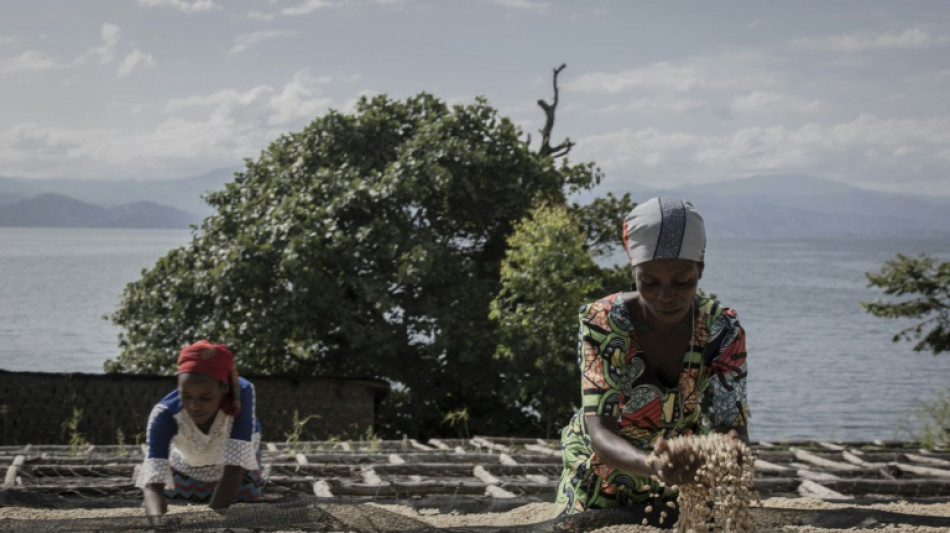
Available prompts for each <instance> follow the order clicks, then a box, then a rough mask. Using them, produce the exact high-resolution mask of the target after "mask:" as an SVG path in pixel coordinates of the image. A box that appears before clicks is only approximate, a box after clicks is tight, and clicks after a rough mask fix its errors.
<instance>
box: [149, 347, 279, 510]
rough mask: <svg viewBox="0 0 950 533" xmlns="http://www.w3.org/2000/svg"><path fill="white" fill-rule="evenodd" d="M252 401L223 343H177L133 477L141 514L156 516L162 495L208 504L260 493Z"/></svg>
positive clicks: (247, 383) (250, 388)
mask: <svg viewBox="0 0 950 533" xmlns="http://www.w3.org/2000/svg"><path fill="white" fill-rule="evenodd" d="M255 400H256V398H255V395H254V385H253V384H251V382H250V381H247V380H246V379H244V378H241V377H238V374H237V371H236V370H235V368H234V355H233V354H232V353H231V352H230V351H228V349H227V347H226V346H224V345H222V344H212V343H210V342H208V341H206V340H202V341H198V342H196V343H195V344H192V345H190V346H186V347H185V348H184V349H182V351H181V354H180V355H179V356H178V388H177V389H175V390H174V391H172V392H171V393H169V394H168V395H167V396H165V398H163V399H162V401H160V402H158V404H156V405H155V407H154V408H153V409H152V413H151V415H149V419H148V431H147V436H146V440H147V446H148V451H147V454H146V458H145V461H144V462H143V463H142V467H141V468H140V469H139V474H138V479H137V481H136V486H138V487H139V488H141V489H142V491H143V493H144V496H145V513H146V515H148V516H150V517H160V516H161V515H163V514H164V513H165V511H166V505H165V498H166V497H170V498H171V497H178V498H185V499H189V500H197V501H203V502H209V506H210V507H211V508H212V509H221V508H226V507H228V506H229V505H231V503H233V502H234V501H243V502H250V501H257V500H259V499H260V498H261V489H262V487H263V485H264V480H263V478H261V474H260V443H261V425H260V423H259V422H258V420H257V417H256V416H255V412H254V411H255Z"/></svg>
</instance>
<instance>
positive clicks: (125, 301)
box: [105, 94, 601, 438]
mask: <svg viewBox="0 0 950 533" xmlns="http://www.w3.org/2000/svg"><path fill="white" fill-rule="evenodd" d="M521 137H522V132H521V131H520V129H519V128H518V127H517V126H515V125H514V124H513V123H512V122H511V121H510V120H509V119H507V118H503V117H499V116H498V114H497V113H496V111H495V110H494V109H492V108H491V107H490V106H489V105H488V104H487V103H486V102H485V101H484V100H483V99H478V100H476V101H475V102H474V103H473V104H471V105H459V106H453V107H449V106H447V105H446V104H444V103H443V102H441V101H439V100H438V99H436V98H434V97H432V96H430V95H428V94H420V95H418V96H415V97H412V98H409V99H407V100H405V101H394V100H390V99H388V98H386V97H385V96H378V97H374V98H372V99H365V98H364V99H362V100H361V101H360V102H359V103H358V104H357V107H356V111H355V112H354V113H353V114H342V113H339V112H336V111H331V112H329V113H327V114H326V115H324V116H322V117H320V118H318V119H317V120H315V121H314V122H313V123H311V124H310V125H309V126H308V127H306V128H305V129H304V130H303V131H300V132H297V133H291V134H287V135H285V136H283V137H281V138H279V139H277V140H276V141H274V142H273V143H272V144H271V145H270V146H269V147H268V148H267V149H266V150H265V151H264V152H263V153H262V154H261V155H260V157H259V158H258V159H257V160H256V161H250V160H249V161H247V162H246V168H245V169H244V170H243V171H242V172H239V173H237V174H236V177H235V180H234V181H233V182H232V183H230V184H228V185H227V186H226V187H225V189H224V190H222V191H219V192H215V193H211V194H209V195H208V196H207V200H208V202H209V203H210V204H211V206H212V207H214V208H215V209H216V213H215V214H214V215H212V216H210V217H208V218H207V219H205V220H204V222H203V223H202V224H201V226H200V227H199V228H196V229H195V231H194V236H193V238H192V241H191V243H189V244H188V245H185V246H182V247H180V248H178V249H175V250H172V251H171V252H169V253H168V254H167V255H166V256H165V257H163V258H161V259H160V260H159V261H158V262H157V263H156V265H155V266H154V267H153V268H151V269H149V270H145V271H143V273H142V277H141V279H140V280H138V281H136V282H133V283H130V284H129V285H128V286H127V287H126V289H125V291H124V294H123V298H122V302H121V304H120V307H119V308H118V309H117V310H116V312H115V313H114V314H113V315H112V316H111V319H112V321H113V322H114V323H115V324H117V325H118V326H120V327H121V328H122V329H123V331H122V332H121V333H120V335H119V344H120V347H121V349H122V352H121V353H120V354H119V356H118V357H116V358H115V359H113V360H110V361H108V362H107V363H106V365H105V368H106V371H108V372H136V373H148V374H170V373H171V372H172V371H173V369H174V364H175V356H176V355H177V353H178V351H179V350H180V348H181V346H183V345H185V344H187V343H190V342H194V341H195V340H197V339H201V338H209V339H212V340H213V341H215V342H222V343H225V344H228V345H229V347H231V348H232V349H233V350H234V352H235V353H236V354H237V356H238V360H239V364H240V365H241V371H242V372H243V373H254V374H264V375H333V376H344V377H377V378H382V379H386V380H388V381H389V382H390V383H392V384H393V385H394V388H393V390H394V393H393V394H390V395H389V396H388V397H387V399H386V400H385V402H384V404H383V405H381V406H380V409H379V413H380V418H379V419H378V421H377V427H378V428H379V430H380V431H381V432H382V433H383V434H386V435H398V434H408V435H411V436H413V437H418V438H426V437H427V436H428V435H429V434H431V433H437V432H439V431H442V430H444V428H440V426H441V419H442V413H445V412H448V411H450V410H452V409H454V408H457V406H459V405H466V406H467V407H468V408H469V410H470V413H471V417H472V420H471V423H472V429H473V430H475V431H478V432H484V433H486V434H497V433H509V434H519V433H523V432H524V431H525V429H524V424H522V420H521V419H522V417H523V415H522V413H521V412H520V411H519V410H518V409H517V408H515V407H514V406H512V405H511V404H510V402H507V398H505V397H504V395H499V394H498V393H497V391H498V390H499V389H500V388H502V383H501V382H500V381H499V379H500V378H499V376H502V375H504V374H505V372H506V366H507V362H505V361H503V360H499V359H492V358H491V357H490V354H492V353H494V352H495V340H494V335H493V333H492V323H491V322H490V321H489V319H488V313H489V303H490V302H491V300H492V298H493V297H494V296H495V294H496V292H497V291H498V288H499V281H500V278H499V276H500V274H499V273H500V266H501V261H502V259H503V258H504V256H505V250H506V239H507V237H508V235H509V234H510V233H511V231H512V228H513V225H514V223H515V222H516V221H518V220H520V219H521V218H523V217H524V216H526V215H527V214H528V213H529V211H530V210H531V208H532V207H533V206H535V205H539V204H540V203H549V204H551V205H559V204H560V205H563V204H565V202H566V200H565V196H566V194H570V193H572V192H577V191H582V190H587V189H590V188H591V187H593V186H594V185H596V184H597V183H598V182H599V181H600V178H601V176H600V173H599V171H598V170H597V169H595V168H594V167H593V165H591V164H571V163H569V162H568V161H567V160H566V159H561V160H559V161H558V162H556V161H555V160H554V159H553V158H551V157H547V156H541V155H539V154H537V153H535V152H532V151H531V150H530V149H529V148H528V146H527V143H525V142H524V141H523V140H522V139H521ZM572 305H573V304H572ZM502 379H503V378H502Z"/></svg>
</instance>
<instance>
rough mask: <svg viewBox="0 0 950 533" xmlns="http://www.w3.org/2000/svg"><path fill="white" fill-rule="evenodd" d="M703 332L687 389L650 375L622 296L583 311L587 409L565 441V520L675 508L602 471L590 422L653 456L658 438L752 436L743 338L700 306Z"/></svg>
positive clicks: (732, 319)
mask: <svg viewBox="0 0 950 533" xmlns="http://www.w3.org/2000/svg"><path fill="white" fill-rule="evenodd" d="M695 308H696V311H697V313H696V315H697V316H696V322H695V323H694V326H693V340H692V343H691V346H690V348H689V351H687V352H686V353H685V354H684V355H683V366H682V370H681V372H680V378H679V383H677V385H676V386H675V387H672V388H671V387H666V386H664V385H663V384H662V383H661V382H660V381H658V380H657V379H656V377H654V376H651V375H649V373H646V372H644V370H645V368H646V359H645V354H644V352H643V351H642V350H641V349H640V347H639V346H638V344H637V332H636V331H635V330H634V327H633V322H632V320H631V317H630V312H629V310H628V309H627V306H626V305H624V303H623V299H622V293H618V294H613V295H611V296H608V297H606V298H603V299H600V300H598V301H596V302H594V303H591V304H587V305H585V306H583V307H581V310H580V334H579V342H578V344H579V346H578V352H579V353H578V363H579V364H580V367H581V373H582V378H581V393H582V398H583V405H582V407H581V409H580V410H579V411H578V412H577V413H576V414H575V415H574V417H573V418H572V419H571V421H570V423H569V424H568V425H567V426H565V427H564V429H563V430H562V432H561V448H562V451H563V460H564V470H563V472H562V474H561V483H560V486H559V487H558V495H557V503H556V508H557V514H558V515H569V514H571V513H575V512H582V511H585V510H589V509H607V508H612V507H629V506H638V505H641V506H642V505H646V504H647V503H650V502H652V498H651V494H657V495H659V496H657V498H658V499H659V500H666V501H674V502H675V500H676V494H675V492H673V491H671V490H669V489H661V488H660V487H659V485H658V483H657V482H655V481H652V480H650V479H648V478H643V477H638V476H635V475H633V474H629V473H627V472H623V471H620V470H616V469H613V468H611V467H610V466H608V465H606V464H604V463H603V462H602V461H601V460H600V458H598V457H597V454H596V453H594V451H593V448H592V446H591V440H590V435H589V434H588V433H587V424H586V415H609V416H612V417H616V418H617V420H618V422H619V425H620V435H621V436H622V437H624V438H625V439H627V440H628V441H629V442H630V443H631V444H633V445H634V446H636V447H637V448H638V449H640V450H643V451H644V452H647V453H649V452H650V451H651V450H652V449H653V447H654V445H655V444H656V442H657V440H658V439H660V437H664V438H671V437H675V436H678V435H690V434H706V433H709V432H711V431H712V430H713V428H716V427H739V426H746V425H747V421H748V417H749V408H748V403H747V400H746V379H745V378H746V351H745V333H744V331H743V329H742V327H741V326H740V325H739V321H738V319H737V318H736V312H735V311H734V310H732V309H729V308H725V307H722V306H721V305H720V304H719V303H718V302H716V301H713V300H709V299H707V298H700V297H698V296H697V298H696V302H695Z"/></svg>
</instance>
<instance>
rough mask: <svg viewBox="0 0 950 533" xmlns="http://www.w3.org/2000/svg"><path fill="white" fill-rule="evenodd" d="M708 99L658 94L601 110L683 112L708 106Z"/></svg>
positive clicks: (601, 110) (614, 111)
mask: <svg viewBox="0 0 950 533" xmlns="http://www.w3.org/2000/svg"><path fill="white" fill-rule="evenodd" d="M708 105H709V102H708V101H707V100H703V99H698V98H682V97H679V96H678V95H673V94H657V95H654V96H650V97H645V98H633V99H631V100H627V101H626V102H620V103H616V104H611V105H608V106H605V107H602V108H600V109H597V111H599V112H605V113H616V112H621V113H647V112H654V113H655V112H660V113H675V114H683V113H689V112H691V111H695V110H697V109H701V108H703V107H707V106H708Z"/></svg>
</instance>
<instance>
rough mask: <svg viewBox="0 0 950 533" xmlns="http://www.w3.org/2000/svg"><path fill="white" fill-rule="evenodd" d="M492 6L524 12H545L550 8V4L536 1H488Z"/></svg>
mask: <svg viewBox="0 0 950 533" xmlns="http://www.w3.org/2000/svg"><path fill="white" fill-rule="evenodd" d="M489 2H491V3H492V4H497V5H500V6H503V7H509V8H512V9H522V10H525V11H537V12H539V13H544V12H546V11H547V10H548V9H549V8H550V7H551V3H550V2H538V1H536V0H489Z"/></svg>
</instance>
